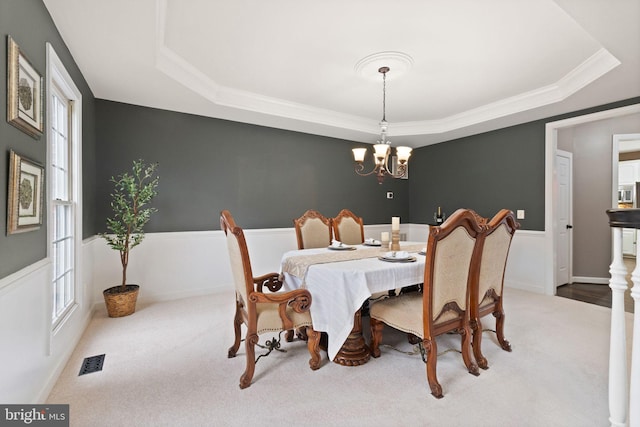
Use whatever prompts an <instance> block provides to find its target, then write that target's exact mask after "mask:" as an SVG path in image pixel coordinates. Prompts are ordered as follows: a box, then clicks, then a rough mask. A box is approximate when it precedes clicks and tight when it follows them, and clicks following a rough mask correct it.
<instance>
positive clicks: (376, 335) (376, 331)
mask: <svg viewBox="0 0 640 427" xmlns="http://www.w3.org/2000/svg"><path fill="white" fill-rule="evenodd" d="M369 328H370V330H371V348H370V351H371V356H373V357H380V344H381V343H382V329H383V328H384V323H383V322H380V321H379V320H377V319H374V318H373V317H372V318H370V319H369Z"/></svg>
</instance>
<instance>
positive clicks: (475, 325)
mask: <svg viewBox="0 0 640 427" xmlns="http://www.w3.org/2000/svg"><path fill="white" fill-rule="evenodd" d="M518 228H520V224H519V223H518V222H516V218H515V215H514V214H513V212H512V211H510V210H508V209H502V210H501V211H500V212H498V213H497V214H496V215H495V216H494V217H493V218H492V219H491V220H490V221H489V223H488V228H487V230H486V231H485V233H484V234H483V236H482V240H483V241H482V256H481V261H480V268H479V270H478V274H477V277H476V278H475V280H474V284H473V286H472V288H471V330H472V331H473V354H474V356H475V358H476V361H477V362H478V366H480V367H481V368H482V369H487V368H488V367H489V366H488V363H487V359H486V358H485V357H484V356H483V354H482V331H483V329H482V322H481V321H480V318H481V317H484V316H486V315H488V314H489V313H491V314H493V316H494V317H495V318H496V330H495V333H496V336H497V338H498V342H499V343H500V347H502V349H503V350H505V351H511V344H509V341H507V340H506V339H505V337H504V307H503V304H502V301H503V299H502V291H503V288H504V272H505V268H506V266H507V258H508V256H509V248H510V247H511V241H512V239H513V235H514V234H515V232H516V230H517V229H518Z"/></svg>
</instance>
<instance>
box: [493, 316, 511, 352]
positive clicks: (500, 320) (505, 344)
mask: <svg viewBox="0 0 640 427" xmlns="http://www.w3.org/2000/svg"><path fill="white" fill-rule="evenodd" d="M493 317H495V318H496V335H497V336H498V342H499V343H500V347H502V349H503V350H504V351H511V344H510V343H509V341H507V340H506V339H505V338H504V310H503V309H502V307H501V306H500V307H498V310H496V311H494V312H493Z"/></svg>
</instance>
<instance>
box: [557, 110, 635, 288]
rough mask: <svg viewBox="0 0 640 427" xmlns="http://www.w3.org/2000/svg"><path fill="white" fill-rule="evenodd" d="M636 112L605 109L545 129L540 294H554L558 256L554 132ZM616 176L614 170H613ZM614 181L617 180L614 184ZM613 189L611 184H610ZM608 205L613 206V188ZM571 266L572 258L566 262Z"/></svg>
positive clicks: (558, 122)
mask: <svg viewBox="0 0 640 427" xmlns="http://www.w3.org/2000/svg"><path fill="white" fill-rule="evenodd" d="M638 113H640V104H635V105H630V106H627V107H620V108H615V109H611V110H605V111H601V112H598V113H592V114H586V115H583V116H578V117H572V118H569V119H564V120H559V121H556V122H549V123H547V124H546V126H545V128H546V129H545V232H544V248H545V250H544V265H545V270H544V293H545V294H547V295H555V294H556V288H557V286H558V283H557V274H556V273H557V270H558V269H557V259H558V258H557V257H558V240H559V235H558V229H559V224H558V221H557V218H558V209H559V194H558V191H557V181H556V180H557V172H558V165H557V159H556V156H557V151H558V130H559V129H563V128H570V127H573V126H577V125H580V124H585V123H590V122H595V121H598V120H604V119H610V118H618V117H622V116H626V115H631V114H638ZM616 175H617V168H616ZM615 182H617V181H615ZM612 187H613V184H612ZM611 194H612V204H611V206H614V205H613V188H612V191H611ZM568 263H569V265H571V264H572V263H573V260H572V259H569V261H568Z"/></svg>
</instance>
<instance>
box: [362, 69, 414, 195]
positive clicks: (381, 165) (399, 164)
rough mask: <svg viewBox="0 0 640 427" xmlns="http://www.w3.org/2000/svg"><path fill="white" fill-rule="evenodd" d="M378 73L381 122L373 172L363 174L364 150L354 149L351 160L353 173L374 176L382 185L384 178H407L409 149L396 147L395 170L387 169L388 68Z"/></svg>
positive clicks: (388, 145)
mask: <svg viewBox="0 0 640 427" xmlns="http://www.w3.org/2000/svg"><path fill="white" fill-rule="evenodd" d="M378 72H379V73H381V74H382V120H381V121H380V140H378V141H377V144H374V146H373V162H374V167H373V170H371V171H369V172H364V157H365V155H366V154H367V149H366V148H354V149H353V150H352V151H353V159H354V160H355V162H356V164H355V171H356V173H357V174H358V175H361V176H369V175H374V174H375V176H376V178H378V184H382V182H383V181H384V178H385V177H387V176H390V177H391V178H404V177H406V176H407V165H408V162H409V157H410V156H411V148H410V147H397V148H396V155H395V156H394V159H393V160H394V161H395V162H396V163H395V168H394V170H390V169H389V154H391V141H389V140H387V129H388V128H389V123H387V117H386V101H387V73H388V72H389V67H380V68H379V69H378Z"/></svg>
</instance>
